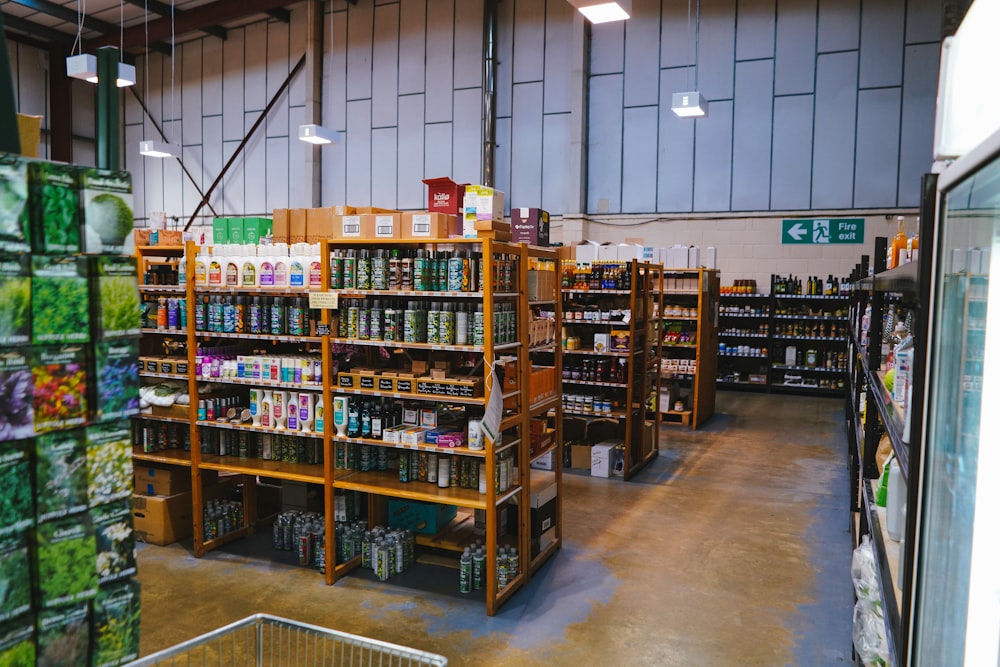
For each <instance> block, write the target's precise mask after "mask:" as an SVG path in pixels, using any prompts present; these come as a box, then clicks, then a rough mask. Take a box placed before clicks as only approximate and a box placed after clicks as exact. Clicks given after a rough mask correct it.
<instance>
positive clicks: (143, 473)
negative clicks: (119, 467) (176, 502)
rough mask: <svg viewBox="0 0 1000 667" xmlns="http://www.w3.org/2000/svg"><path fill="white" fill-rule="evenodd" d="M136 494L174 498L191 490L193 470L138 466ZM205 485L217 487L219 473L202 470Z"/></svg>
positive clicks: (184, 467) (177, 467)
mask: <svg viewBox="0 0 1000 667" xmlns="http://www.w3.org/2000/svg"><path fill="white" fill-rule="evenodd" d="M134 475H135V492H136V493H141V494H143V495H147V496H173V495H176V494H178V493H183V492H185V491H190V490H191V468H188V467H187V466H168V465H165V464H164V465H153V466H148V465H138V464H137V465H136V466H135V472H134ZM201 480H202V483H203V484H209V485H215V484H216V483H217V482H218V481H219V473H218V472H216V471H215V470H202V471H201Z"/></svg>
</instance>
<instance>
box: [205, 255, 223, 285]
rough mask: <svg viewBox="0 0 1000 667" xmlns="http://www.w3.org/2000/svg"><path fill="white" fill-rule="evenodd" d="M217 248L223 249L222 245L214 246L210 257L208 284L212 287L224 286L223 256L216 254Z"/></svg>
mask: <svg viewBox="0 0 1000 667" xmlns="http://www.w3.org/2000/svg"><path fill="white" fill-rule="evenodd" d="M217 249H218V250H221V246H215V247H214V248H212V254H211V255H210V256H209V258H208V285H209V286H210V287H221V286H222V269H223V266H222V261H221V259H222V258H221V257H218V256H216V255H215V251H216V250H217Z"/></svg>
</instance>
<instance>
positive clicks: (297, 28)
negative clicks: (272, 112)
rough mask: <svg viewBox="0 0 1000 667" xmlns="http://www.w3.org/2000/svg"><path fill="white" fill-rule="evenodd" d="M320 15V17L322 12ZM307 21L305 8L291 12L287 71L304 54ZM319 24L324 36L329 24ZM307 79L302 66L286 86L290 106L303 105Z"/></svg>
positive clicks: (293, 131)
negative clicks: (300, 70)
mask: <svg viewBox="0 0 1000 667" xmlns="http://www.w3.org/2000/svg"><path fill="white" fill-rule="evenodd" d="M320 14H321V16H322V12H321V13H320ZM307 21H308V16H307V13H306V8H305V7H304V6H301V5H300V6H299V7H298V8H296V9H293V10H292V20H291V23H290V24H289V25H288V67H289V69H291V67H292V66H294V65H295V63H297V62H298V61H299V58H301V57H302V55H303V54H304V53H305V50H306V37H307V33H308V29H309V26H308V24H307ZM320 22H321V23H322V25H321V26H319V29H320V34H325V33H326V32H327V31H329V29H330V22H329V21H325V22H324V21H323V19H322V18H320ZM212 41H218V40H211V39H206V40H205V53H206V55H205V58H206V60H207V59H208V55H207V54H208V44H209V43H211V42H212ZM323 53H324V54H325V53H328V52H326V51H324V52H323ZM325 60H328V59H326V58H324V59H322V60H321V61H320V64H319V66H320V69H322V68H323V67H325V65H324V64H323V62H324V61H325ZM308 78H309V77H308V76H306V73H305V66H303V71H302V72H301V73H299V75H298V76H296V77H295V78H294V79H292V81H291V83H289V85H288V100H289V103H290V104H293V105H294V104H302V103H304V101H305V99H306V79H308ZM291 127H292V128H293V130H292V133H293V134H294V133H295V130H294V128H295V127H296V124H295V123H291Z"/></svg>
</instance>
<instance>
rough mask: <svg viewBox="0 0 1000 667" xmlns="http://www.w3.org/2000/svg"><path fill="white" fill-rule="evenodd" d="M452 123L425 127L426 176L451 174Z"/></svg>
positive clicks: (434, 176)
mask: <svg viewBox="0 0 1000 667" xmlns="http://www.w3.org/2000/svg"><path fill="white" fill-rule="evenodd" d="M451 171H452V169H451V123H434V124H431V125H427V126H425V127H424V177H425V178H436V177H438V176H451Z"/></svg>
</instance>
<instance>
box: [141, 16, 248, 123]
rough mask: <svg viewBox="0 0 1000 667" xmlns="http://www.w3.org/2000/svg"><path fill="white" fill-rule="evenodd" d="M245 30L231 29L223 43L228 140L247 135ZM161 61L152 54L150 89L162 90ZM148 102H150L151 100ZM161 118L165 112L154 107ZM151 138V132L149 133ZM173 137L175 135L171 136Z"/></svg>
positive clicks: (223, 120) (225, 119)
mask: <svg viewBox="0 0 1000 667" xmlns="http://www.w3.org/2000/svg"><path fill="white" fill-rule="evenodd" d="M244 38H245V34H244V32H243V30H230V31H229V34H228V36H227V38H226V41H225V42H223V43H222V138H223V139H224V140H225V141H239V140H240V139H241V138H242V137H243V47H244V42H245V39H244ZM158 60H159V56H158V55H156V54H153V55H150V56H149V92H150V95H151V96H152V95H153V94H154V91H156V90H159V89H160V88H159V86H158V85H156V78H157V73H156V71H155V68H154V65H155V64H156V62H157V61H158ZM147 104H148V103H147ZM150 111H152V113H153V115H154V116H156V117H157V120H159V119H160V118H161V115H160V114H158V113H157V111H156V110H154V109H153V107H150ZM146 136H147V137H148V136H150V135H148V134H147V135H146ZM168 138H169V139H171V140H173V137H170V136H169V135H168Z"/></svg>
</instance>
